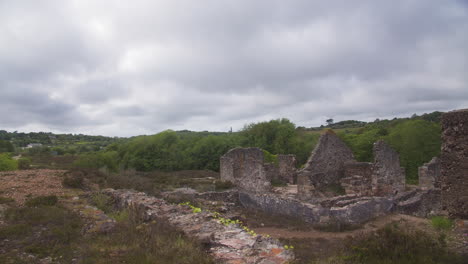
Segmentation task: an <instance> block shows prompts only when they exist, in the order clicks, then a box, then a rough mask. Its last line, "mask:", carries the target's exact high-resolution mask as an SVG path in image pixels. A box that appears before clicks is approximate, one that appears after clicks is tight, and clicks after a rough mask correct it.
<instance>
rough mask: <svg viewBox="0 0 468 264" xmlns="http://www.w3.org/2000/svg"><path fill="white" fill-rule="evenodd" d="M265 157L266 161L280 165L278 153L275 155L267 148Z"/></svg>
mask: <svg viewBox="0 0 468 264" xmlns="http://www.w3.org/2000/svg"><path fill="white" fill-rule="evenodd" d="M263 157H264V158H265V160H264V161H265V162H268V163H273V164H274V165H275V166H277V167H278V155H273V154H271V153H270V152H268V151H267V150H263Z"/></svg>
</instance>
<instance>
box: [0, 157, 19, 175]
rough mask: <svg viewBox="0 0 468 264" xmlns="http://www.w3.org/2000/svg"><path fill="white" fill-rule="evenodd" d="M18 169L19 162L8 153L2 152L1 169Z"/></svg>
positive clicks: (0, 158)
mask: <svg viewBox="0 0 468 264" xmlns="http://www.w3.org/2000/svg"><path fill="white" fill-rule="evenodd" d="M17 169H18V162H17V161H16V160H14V159H12V158H11V155H10V154H8V153H3V154H2V153H0V171H13V170H17Z"/></svg>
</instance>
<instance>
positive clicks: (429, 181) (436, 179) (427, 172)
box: [418, 157, 440, 190]
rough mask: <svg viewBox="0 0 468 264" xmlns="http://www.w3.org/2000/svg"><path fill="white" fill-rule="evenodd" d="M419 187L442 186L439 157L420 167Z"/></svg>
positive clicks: (425, 188)
mask: <svg viewBox="0 0 468 264" xmlns="http://www.w3.org/2000/svg"><path fill="white" fill-rule="evenodd" d="M418 176H419V187H420V188H421V189H423V190H428V189H432V188H440V160H439V159H438V158H437V157H434V158H432V160H431V161H429V162H428V163H425V164H424V165H423V166H421V167H419V169H418Z"/></svg>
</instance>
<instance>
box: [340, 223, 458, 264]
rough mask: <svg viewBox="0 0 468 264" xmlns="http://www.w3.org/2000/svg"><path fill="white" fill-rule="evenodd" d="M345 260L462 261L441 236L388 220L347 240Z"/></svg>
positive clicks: (368, 261)
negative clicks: (391, 222)
mask: <svg viewBox="0 0 468 264" xmlns="http://www.w3.org/2000/svg"><path fill="white" fill-rule="evenodd" d="M348 249H349V253H348V254H346V256H345V257H344V259H345V260H346V261H347V263H364V264H365V263H389V264H390V263H408V264H410V263H415V264H416V263H427V264H431V263H434V264H436V263H439V264H440V263H447V264H448V263H450V264H455V263H463V259H462V257H461V256H457V255H456V254H452V253H451V252H449V251H448V250H447V243H446V241H445V237H444V236H439V237H433V236H431V235H430V234H428V233H425V232H423V231H420V230H417V229H410V228H403V227H400V226H399V225H397V224H391V225H388V226H386V227H384V228H381V229H379V230H377V231H376V232H374V233H371V234H370V235H367V236H363V237H361V238H358V239H354V240H353V241H350V242H349V244H348Z"/></svg>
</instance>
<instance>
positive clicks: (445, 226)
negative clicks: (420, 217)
mask: <svg viewBox="0 0 468 264" xmlns="http://www.w3.org/2000/svg"><path fill="white" fill-rule="evenodd" d="M431 225H432V226H433V227H434V228H435V229H437V230H450V228H452V226H453V221H452V220H450V219H448V218H447V217H443V216H434V217H432V218H431Z"/></svg>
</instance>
